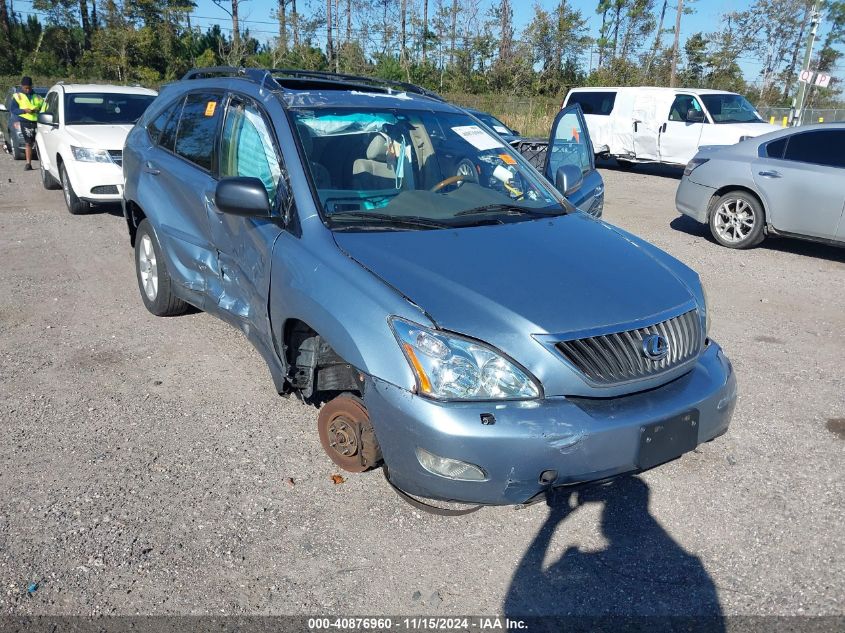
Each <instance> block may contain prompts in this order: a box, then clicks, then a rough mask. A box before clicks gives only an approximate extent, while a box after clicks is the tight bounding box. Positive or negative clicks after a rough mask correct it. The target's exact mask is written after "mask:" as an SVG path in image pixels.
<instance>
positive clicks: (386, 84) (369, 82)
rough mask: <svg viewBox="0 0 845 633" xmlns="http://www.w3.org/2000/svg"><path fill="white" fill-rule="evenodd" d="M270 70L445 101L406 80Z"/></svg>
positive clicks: (319, 71) (326, 72) (322, 72)
mask: <svg viewBox="0 0 845 633" xmlns="http://www.w3.org/2000/svg"><path fill="white" fill-rule="evenodd" d="M268 72H270V73H271V74H272V75H274V76H276V75H283V76H285V77H291V78H293V79H317V80H319V81H326V82H333V83H340V84H351V85H355V84H357V85H358V86H360V87H367V86H375V87H383V88H387V89H388V90H399V91H401V92H410V93H413V94H418V95H422V96H424V97H429V98H430V99H436V100H437V101H445V99H444V98H443V97H441V96H440V95H439V94H437V93H436V92H433V91H431V90H428V89H427V88H423V87H422V86H418V85H416V84H412V83H408V82H405V81H394V80H391V79H381V78H379V77H364V76H361V75H347V74H344V73H333V72H328V71H324V70H299V69H293V68H271V69H270V70H269V71H268Z"/></svg>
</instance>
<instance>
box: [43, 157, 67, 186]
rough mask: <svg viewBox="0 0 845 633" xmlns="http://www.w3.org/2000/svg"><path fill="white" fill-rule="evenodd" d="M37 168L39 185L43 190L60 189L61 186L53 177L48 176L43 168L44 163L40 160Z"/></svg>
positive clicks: (47, 172) (48, 173)
mask: <svg viewBox="0 0 845 633" xmlns="http://www.w3.org/2000/svg"><path fill="white" fill-rule="evenodd" d="M38 168H39V169H40V170H41V185H42V186H43V187H44V188H45V189H61V188H62V185H61V183H59V182H58V181H57V180H56V179H55V178H53V176H51V175H50V172H49V171H47V170H46V169H45V168H44V163H43V162H41V161H40V160H39V161H38Z"/></svg>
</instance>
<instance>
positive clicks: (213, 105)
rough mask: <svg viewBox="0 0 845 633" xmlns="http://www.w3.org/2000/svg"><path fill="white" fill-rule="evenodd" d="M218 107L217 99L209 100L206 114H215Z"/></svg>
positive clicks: (206, 105)
mask: <svg viewBox="0 0 845 633" xmlns="http://www.w3.org/2000/svg"><path fill="white" fill-rule="evenodd" d="M216 109H217V102H216V101H209V102H208V103H206V104H205V116H214V111H215V110H216Z"/></svg>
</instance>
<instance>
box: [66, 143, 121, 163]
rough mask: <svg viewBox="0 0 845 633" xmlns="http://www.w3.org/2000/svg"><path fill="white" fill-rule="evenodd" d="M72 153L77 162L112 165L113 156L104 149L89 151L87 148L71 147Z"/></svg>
mask: <svg viewBox="0 0 845 633" xmlns="http://www.w3.org/2000/svg"><path fill="white" fill-rule="evenodd" d="M70 151H71V152H72V153H73V157H74V159H76V160H79V161H82V162H83V163H110V162H112V160H111V156H109V153H108V152H107V151H106V150H104V149H88V148H87V147H75V146H73V145H71V146H70Z"/></svg>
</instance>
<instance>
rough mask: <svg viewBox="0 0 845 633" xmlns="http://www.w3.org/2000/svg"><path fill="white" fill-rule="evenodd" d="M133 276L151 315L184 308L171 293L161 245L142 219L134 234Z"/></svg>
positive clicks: (172, 313) (184, 303) (183, 310)
mask: <svg viewBox="0 0 845 633" xmlns="http://www.w3.org/2000/svg"><path fill="white" fill-rule="evenodd" d="M135 277H136V278H137V279H138V290H139V291H140V292H141V299H142V300H143V302H144V306H146V308H147V310H149V311H150V312H151V313H152V314H154V315H156V316H177V315H179V314H184V313H185V311H186V310H187V309H188V304H187V303H186V302H185V301H182V299H180V298H179V297H177V296H176V295H175V294H173V291H172V286H171V284H172V282H171V280H170V273H168V271H167V263H166V262H165V260H164V257H162V252H161V245H159V243H158V238H157V237H156V234H155V231H153V227H152V225H150V223H149V221H148V220H146V219H144V220H142V221H141V224H140V225H139V226H138V232H137V233H136V235H135Z"/></svg>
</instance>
